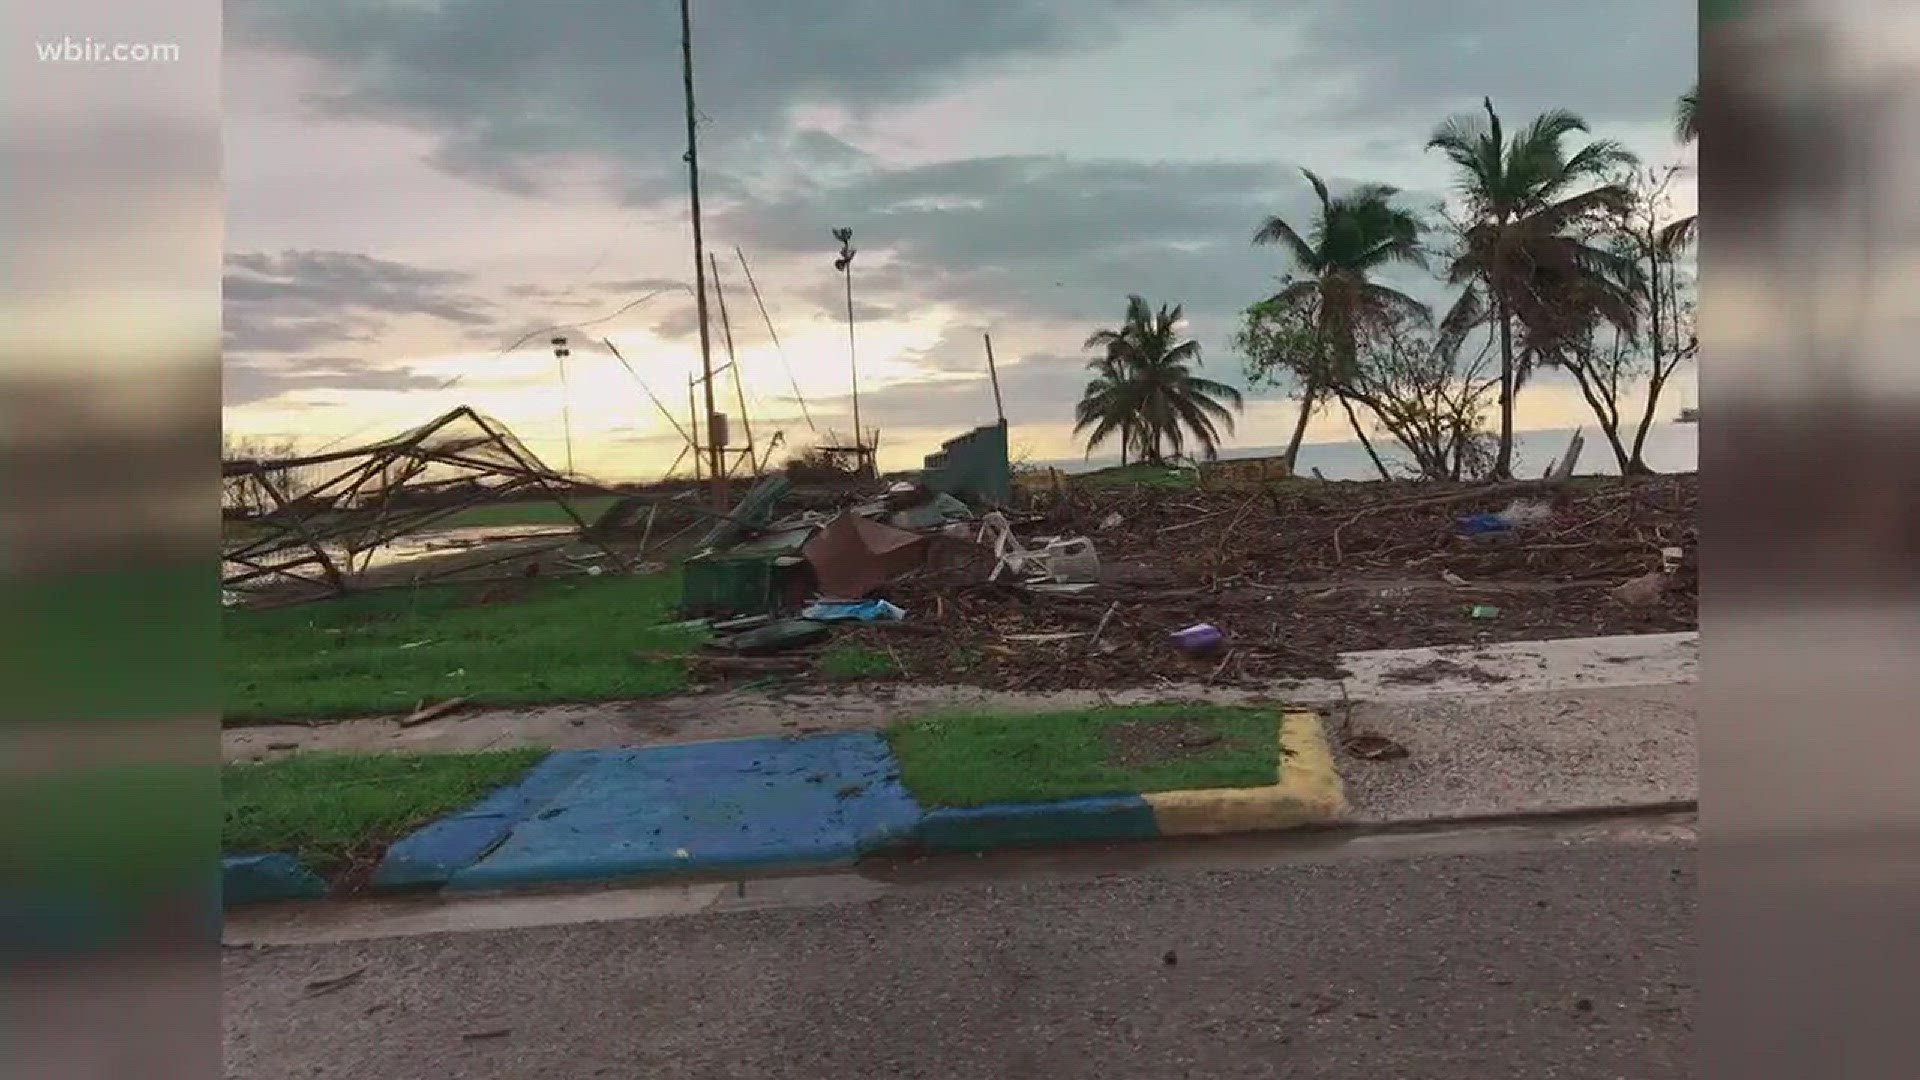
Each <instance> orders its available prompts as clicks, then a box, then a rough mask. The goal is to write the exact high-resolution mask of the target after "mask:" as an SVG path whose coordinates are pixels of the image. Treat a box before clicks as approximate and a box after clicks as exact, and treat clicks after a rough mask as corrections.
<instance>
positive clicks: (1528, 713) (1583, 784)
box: [1333, 684, 1699, 825]
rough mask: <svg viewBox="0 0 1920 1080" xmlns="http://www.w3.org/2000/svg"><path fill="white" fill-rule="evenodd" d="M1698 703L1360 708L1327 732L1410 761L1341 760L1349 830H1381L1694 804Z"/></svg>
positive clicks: (1607, 692)
mask: <svg viewBox="0 0 1920 1080" xmlns="http://www.w3.org/2000/svg"><path fill="white" fill-rule="evenodd" d="M1696 692H1697V688H1696V687H1695V686H1693V685H1692V684H1681V685H1668V686H1645V687H1615V688H1607V689H1598V690H1576V691H1546V692H1533V693H1511V692H1508V693H1502V692H1493V693H1475V694H1445V695H1432V696H1428V697H1422V698H1414V699H1402V700H1395V701H1363V702H1357V703H1355V704H1354V705H1353V706H1352V708H1351V709H1350V710H1344V712H1345V715H1344V716H1342V717H1340V719H1339V721H1337V722H1336V723H1335V724H1334V725H1333V728H1334V731H1335V732H1336V733H1337V735H1345V734H1374V735H1384V736H1386V737H1387V738H1389V739H1392V740H1394V741H1395V742H1397V743H1399V744H1400V745H1401V746H1403V747H1405V748H1406V750H1407V756H1406V757H1404V758H1398V759H1391V760H1382V761H1367V760H1362V759H1360V758H1357V757H1355V756H1354V755H1352V754H1350V753H1346V752H1344V751H1341V752H1340V754H1339V757H1338V759H1337V760H1338V764H1339V768H1340V774H1341V776H1342V778H1343V779H1344V780H1345V781H1346V788H1347V801H1348V803H1349V804H1350V805H1351V806H1352V814H1351V815H1350V817H1349V820H1350V821H1352V822H1354V823H1357V824H1373V825H1378V824H1389V823H1406V822H1421V821H1437V820H1446V819H1453V818H1472V817H1482V816H1496V815H1512V814H1541V813H1563V812H1567V811H1575V810H1589V809H1602V808H1613V807H1634V806H1649V805H1653V804H1658V803H1670V802H1684V801H1690V800H1693V799H1695V798H1697V794H1698V791H1699V760H1698V753H1697V748H1696V746H1695V742H1694V716H1695V711H1696V701H1695V696H1696ZM1335 741H1336V743H1338V742H1340V741H1342V740H1341V739H1340V738H1338V737H1336V740H1335Z"/></svg>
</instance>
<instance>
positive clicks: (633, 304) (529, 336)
mask: <svg viewBox="0 0 1920 1080" xmlns="http://www.w3.org/2000/svg"><path fill="white" fill-rule="evenodd" d="M686 288H687V286H686V285H684V284H682V283H678V282H676V283H674V284H672V285H667V286H663V287H661V288H658V289H655V290H653V291H652V292H650V293H646V294H643V295H642V296H640V297H638V298H637V299H634V300H631V301H628V302H627V303H625V304H622V305H621V306H620V308H619V309H618V310H616V311H614V312H612V313H611V314H608V315H602V316H600V317H599V318H597V319H589V320H587V321H586V322H581V323H561V324H560V325H558V326H543V327H541V328H540V329H538V330H529V331H527V332H526V333H525V334H522V335H521V336H520V337H519V338H517V339H515V340H514V341H513V343H512V344H509V345H508V346H506V347H505V348H503V349H501V350H500V351H499V352H496V353H494V354H493V355H492V356H491V357H488V359H489V360H498V359H500V358H501V357H503V356H506V355H508V354H509V353H511V352H513V351H514V350H515V349H518V348H519V347H520V346H522V345H525V344H526V343H527V342H529V341H531V340H533V339H534V338H536V337H539V336H540V335H541V334H551V333H553V332H554V331H556V330H579V329H581V328H583V327H588V326H597V325H599V324H600V323H603V322H608V321H610V320H613V319H617V318H619V317H620V316H622V315H625V314H626V313H627V312H629V311H632V310H633V309H634V308H637V307H639V306H640V305H641V304H644V303H646V302H647V301H649V300H651V299H653V298H654V297H656V296H660V295H661V294H663V293H669V292H672V291H674V290H675V289H686ZM688 291H691V290H688ZM468 374H471V373H470V372H462V373H461V374H458V375H455V376H454V377H453V378H451V379H448V380H447V381H446V382H444V383H441V384H440V385H439V386H436V387H434V388H433V389H432V390H431V391H429V393H435V394H437V393H440V392H442V391H444V390H451V389H452V388H453V387H454V385H455V384H456V383H458V382H459V381H460V380H462V379H464V378H466V377H467V375H468ZM380 423H381V421H378V420H376V421H373V422H372V423H369V424H366V425H364V426H362V427H359V428H356V429H354V430H353V431H350V432H348V433H347V434H345V435H341V436H339V437H337V438H335V439H333V440H332V441H330V442H328V443H326V444H325V445H323V446H321V447H320V448H319V449H318V450H315V451H314V453H316V454H318V453H325V452H326V451H328V450H331V449H333V448H334V447H335V446H338V445H340V444H341V443H343V442H346V441H347V440H348V439H357V438H359V437H360V436H362V435H365V434H366V433H367V432H369V431H371V430H373V429H374V428H375V427H377V426H379V424H380Z"/></svg>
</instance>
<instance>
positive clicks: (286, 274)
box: [223, 251, 493, 326]
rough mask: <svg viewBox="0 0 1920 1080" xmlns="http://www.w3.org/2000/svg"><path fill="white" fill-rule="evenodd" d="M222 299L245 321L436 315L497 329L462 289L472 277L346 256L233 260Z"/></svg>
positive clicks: (289, 254)
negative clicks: (259, 315) (258, 315)
mask: <svg viewBox="0 0 1920 1080" xmlns="http://www.w3.org/2000/svg"><path fill="white" fill-rule="evenodd" d="M226 264H227V274H226V277H225V280H224V282H223V285H224V288H223V296H224V299H225V300H226V302H227V304H228V305H229V306H230V307H232V308H237V309H238V311H239V313H240V314H241V315H242V316H243V317H250V316H251V315H253V314H254V313H255V312H259V311H265V312H267V313H268V315H269V317H274V316H279V317H285V316H288V315H293V314H314V313H321V314H324V313H333V312H340V311H356V312H378V313H381V314H386V315H430V316H432V317H434V318H436V319H443V320H445V321H447V322H452V323H460V324H462V325H465V326H480V325H486V324H489V323H492V322H493V316H492V315H490V314H487V313H485V312H482V311H480V310H478V308H477V304H478V302H477V301H475V300H473V299H471V298H469V297H466V296H463V295H461V294H460V293H459V292H458V291H456V290H457V288H458V287H459V286H461V285H464V284H465V283H466V282H467V281H468V280H469V278H468V275H466V274H460V273H455V272H453V271H448V270H426V269H422V268H420V267H416V266H408V265H406V264H405V263H397V262H390V261H388V260H386V259H376V258H374V257H372V256H370V255H361V254H357V253H354V252H347V251H283V252H281V253H279V254H278V255H269V254H265V253H261V252H249V253H240V254H231V255H228V256H227V258H226Z"/></svg>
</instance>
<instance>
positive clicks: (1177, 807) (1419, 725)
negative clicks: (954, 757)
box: [230, 635, 1698, 890]
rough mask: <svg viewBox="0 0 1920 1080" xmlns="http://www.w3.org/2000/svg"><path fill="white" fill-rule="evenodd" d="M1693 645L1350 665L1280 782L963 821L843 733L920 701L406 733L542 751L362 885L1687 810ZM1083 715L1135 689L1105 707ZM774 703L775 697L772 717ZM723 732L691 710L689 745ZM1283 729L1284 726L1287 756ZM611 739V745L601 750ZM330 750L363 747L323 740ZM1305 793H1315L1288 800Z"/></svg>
mask: <svg viewBox="0 0 1920 1080" xmlns="http://www.w3.org/2000/svg"><path fill="white" fill-rule="evenodd" d="M1696 641H1697V639H1695V638H1694V636H1693V635H1658V636H1655V637H1646V638H1604V639H1584V640H1581V641H1571V642H1567V641H1562V642H1533V643H1519V644H1509V645H1501V646H1493V647H1488V648H1484V649H1414V650H1394V651H1393V652H1390V653H1371V654H1354V655H1352V656H1350V657H1348V658H1347V667H1348V670H1349V672H1350V673H1351V674H1350V677H1349V678H1348V679H1347V680H1345V681H1344V682H1343V683H1342V684H1338V685H1336V686H1334V687H1333V688H1332V689H1331V690H1326V689H1324V688H1323V690H1322V691H1321V695H1320V697H1319V698H1318V700H1317V701H1314V702H1313V703H1314V704H1316V705H1318V706H1319V708H1318V710H1317V711H1318V712H1319V713H1320V714H1321V715H1322V716H1323V717H1324V718H1325V719H1324V721H1323V720H1322V719H1320V718H1319V717H1316V716H1315V715H1314V711H1302V702H1301V700H1300V698H1301V696H1302V695H1300V693H1299V692H1298V691H1295V692H1293V693H1289V694H1288V695H1287V705H1286V706H1284V707H1277V708H1284V709H1285V710H1287V713H1286V715H1287V719H1286V720H1285V721H1284V722H1283V723H1282V725H1281V732H1280V734H1281V738H1282V743H1283V751H1284V755H1285V761H1286V762H1287V764H1286V765H1284V766H1283V767H1282V769H1281V771H1280V777H1279V779H1280V783H1279V784H1278V785H1276V786H1272V787H1269V788H1245V789H1214V790H1207V791H1199V792H1171V793H1166V792H1162V793H1139V794H1130V795H1129V794H1119V795H1113V796H1103V797H1100V798H1092V799H1080V800H1066V801H1063V802H1058V803H1040V804H1020V805H1009V806H994V807H982V808H978V809H975V810H962V811H955V810H939V811H923V810H922V809H921V808H920V807H919V806H918V805H917V804H916V803H915V802H914V800H913V799H912V797H911V796H910V795H909V794H908V793H907V792H906V791H905V789H904V788H903V787H902V786H901V784H900V782H899V767H898V765H897V763H895V762H894V760H893V758H892V756H891V753H890V751H889V750H888V748H887V746H886V745H885V742H884V740H883V739H882V738H881V737H880V736H879V735H877V734H875V733H874V732H872V731H870V730H859V729H860V728H871V727H874V726H878V725H879V724H881V723H884V722H886V721H887V720H890V719H892V718H893V716H895V715H899V714H901V713H905V712H909V711H914V712H917V711H920V709H922V708H926V707H929V706H927V705H922V706H920V708H913V709H909V708H903V707H901V706H899V705H896V706H895V707H894V708H892V709H877V708H871V706H868V707H864V708H850V709H848V710H847V711H844V712H842V713H840V714H838V715H839V716H841V717H842V718H843V719H848V720H851V719H854V718H858V719H860V720H861V721H863V722H862V723H858V724H854V723H849V724H847V725H846V726H847V727H848V728H852V729H853V730H841V731H835V732H827V733H819V732H805V733H802V732H796V731H794V730H792V729H791V728H790V727H788V724H789V723H790V722H791V721H782V722H781V726H780V727H779V728H777V729H776V730H775V733H774V734H772V735H771V736H769V735H761V736H759V737H756V738H748V739H720V740H713V739H708V740H701V741H692V742H689V741H685V740H684V739H681V738H675V737H660V738H656V739H654V740H651V745H649V744H648V742H647V741H644V740H643V741H641V742H640V744H639V745H635V743H634V736H633V732H632V731H631V730H630V729H628V730H624V731H623V730H622V729H621V727H620V726H618V725H607V724H603V725H601V726H599V727H590V726H589V724H588V723H587V722H586V721H585V720H584V719H581V720H580V722H578V723H574V722H571V721H568V722H566V723H564V724H562V725H561V726H560V727H558V728H554V727H552V726H551V723H550V721H548V722H544V723H543V722H532V721H529V720H528V716H527V714H498V713H496V714H490V715H487V716H483V717H477V718H469V719H467V720H465V721H461V720H450V721H448V722H446V723H445V724H444V726H442V727H440V728H439V729H438V730H437V731H436V732H434V733H433V734H432V737H431V738H429V739H426V740H419V741H423V742H427V743H428V744H429V745H428V746H419V745H416V746H414V747H411V748H413V749H439V750H452V749H474V748H479V747H480V746H495V745H516V744H517V745H527V744H532V745H542V744H544V745H548V746H554V747H556V749H558V750H559V751H560V752H559V753H556V754H555V755H553V756H552V757H550V758H548V759H547V760H546V761H545V762H544V763H542V764H541V765H540V766H539V767H537V768H536V770H535V771H534V773H532V774H530V775H529V777H528V778H527V779H526V780H524V781H522V782H521V783H520V784H518V785H510V786H509V788H506V789H502V790H501V791H499V792H496V793H494V795H492V796H489V797H488V798H487V799H484V800H482V801H481V802H479V803H477V804H475V806H473V807H471V808H469V809H468V810H467V811H465V812H463V813H460V814H455V815H453V816H452V817H449V818H447V819H443V820H442V821H440V822H437V823H435V824H433V825H430V826H428V827H426V828H425V829H422V830H420V831H419V832H417V833H415V834H413V835H412V836H410V837H408V838H406V839H404V840H401V841H400V842H398V843H396V844H395V845H394V846H393V847H392V848H391V849H389V851H388V853H387V857H386V860H385V861H384V862H383V864H382V865H381V867H380V869H379V871H378V872H377V873H376V875H375V878H374V881H375V884H376V885H381V886H388V887H414V888H422V887H424V888H441V887H448V888H454V889H478V890H489V889H500V888H509V887H525V886H536V885H552V884H558V883H563V882H568V881H574V882H578V881H588V880H596V881H607V880H616V879H621V878H626V877H635V876H642V875H657V874H680V875H684V874H687V873H706V874H711V873H714V872H716V871H719V872H733V871H736V870H743V869H746V868H775V867H788V866H819V865H834V864H839V863H845V862H851V861H852V860H853V859H855V858H858V857H860V856H862V855H865V854H870V853H873V852H876V851H881V850H886V849H889V848H892V847H895V846H897V845H898V844H900V843H902V842H908V841H910V842H911V844H912V845H914V846H918V847H921V848H924V849H926V850H962V849H964V850H982V849H986V848H992V847H999V846H1007V845H1020V844H1031V843H1036V842H1045V841H1053V840H1069V839H1072V840H1087V839H1121V838H1134V837H1148V836H1166V835H1183V834H1193V833H1224V832H1242V831H1263V830H1269V829H1275V828H1283V827H1293V826H1298V825H1317V824H1335V823H1343V822H1344V823H1348V824H1359V825H1376V826H1377V825H1387V824H1398V823H1422V822H1435V821H1445V820H1455V819H1463V818H1478V817H1496V816H1497V817H1505V816H1520V815H1535V814H1550V813H1566V812H1573V811H1592V810H1598V809H1609V808H1629V807H1646V806H1653V805H1659V804H1672V803H1677V802H1685V801H1690V800H1693V799H1695V798H1696V792H1697V786H1698V763H1697V753H1696V748H1695V737H1694V726H1695V725H1694V718H1695V712H1696V708H1695V688H1694V685H1693V682H1692V678H1693V668H1694V663H1695V658H1694V652H1695V650H1696V648H1697V644H1696ZM903 689H904V688H903ZM982 696H983V697H984V695H982ZM1197 696H1198V695H1190V694H1182V693H1180V692H1179V691H1178V690H1177V689H1176V690H1174V691H1169V692H1167V693H1164V694H1162V695H1158V697H1159V700H1163V701H1164V700H1191V699H1193V698H1194V697H1197ZM999 697H1000V698H1001V699H1003V700H999V701H993V702H991V704H992V705H993V706H994V707H997V708H1001V709H1008V708H1026V709H1034V710H1038V709H1046V708H1061V707H1063V706H1066V705H1071V704H1075V702H1071V701H1067V702H1063V701H1061V700H1060V698H1061V695H1028V696H1026V697H1025V698H1023V699H1022V700H1021V701H1020V702H1019V703H1018V704H1016V703H1014V702H1011V701H1007V700H1004V699H1005V698H1007V697H1011V695H999ZM1212 698H1213V700H1234V698H1231V697H1225V696H1223V695H1212ZM1094 700H1096V701H1106V702H1108V703H1112V704H1129V703H1132V701H1133V700H1139V698H1135V697H1133V696H1131V695H1122V694H1118V693H1116V694H1112V695H1109V696H1105V697H1100V696H1096V697H1095V698H1094ZM1147 700H1152V699H1151V698H1148V699H1147ZM1238 700H1241V701H1247V700H1252V695H1244V694H1243V695H1242V696H1241V697H1239V699H1238ZM1268 700H1271V699H1268ZM987 703H988V702H985V701H982V702H980V704H987ZM954 704H956V702H953V701H949V702H948V703H947V707H952V706H953V705H954ZM1078 704H1082V705H1084V704H1087V702H1085V701H1082V702H1078ZM626 707H627V708H631V707H632V706H626ZM670 707H680V706H670ZM933 707H938V706H933ZM602 708H603V709H605V708H607V707H602ZM616 708H618V707H616ZM793 708H794V706H793V705H792V704H789V705H788V709H789V712H788V715H789V717H791V716H792V715H793V713H792V711H791V710H792V709H793ZM805 715H806V716H807V718H808V719H810V720H811V719H815V715H814V714H805ZM506 716H517V717H518V718H519V720H520V724H519V725H517V726H515V725H512V724H510V723H509V722H507V721H506V720H505V719H504V717H506ZM735 722H736V723H737V722H738V720H737V718H736V720H735ZM724 723H726V721H725V720H714V719H712V716H711V714H709V721H708V730H712V728H713V726H714V725H716V724H724ZM428 726H429V725H422V726H421V729H413V730H404V729H397V728H393V729H391V730H388V731H386V732H384V733H382V732H380V730H379V729H377V728H371V729H362V730H361V732H360V734H359V735H358V736H357V738H360V739H375V740H377V741H376V742H375V743H374V744H373V745H375V746H379V747H380V748H381V749H387V750H395V749H401V747H399V746H396V745H394V743H395V742H416V740H415V738H414V736H415V734H416V733H417V732H418V731H420V730H422V729H425V728H427V727H428ZM341 727H344V725H335V726H333V727H331V728H319V729H304V730H307V731H309V733H311V734H312V735H314V736H315V737H316V738H315V740H313V741H309V742H307V743H305V744H304V746H305V747H306V748H320V747H322V746H328V744H327V743H325V742H321V741H319V740H321V739H324V738H327V737H332V738H334V739H339V738H341V735H342V733H341V732H340V731H338V730H337V729H339V728H341ZM1289 732H1298V739H1299V740H1300V741H1299V745H1298V746H1296V745H1295V743H1294V742H1292V741H1289V738H1290V736H1289V734H1288V733H1289ZM556 733H557V734H558V735H559V736H560V737H559V738H554V737H553V735H555V734H556ZM569 733H572V734H571V736H569ZM230 734H234V733H230ZM1309 736H1310V737H1309ZM1360 736H1381V737H1384V738H1385V739H1386V740H1390V742H1391V743H1393V744H1397V745H1398V747H1399V748H1400V749H1401V750H1402V751H1403V752H1402V753H1400V754H1398V755H1397V756H1387V757H1371V758H1370V757H1367V756H1364V755H1361V754H1357V753H1355V752H1354V749H1355V747H1356V746H1357V744H1354V743H1353V742H1352V740H1354V739H1356V738H1357V737H1360ZM612 738H621V739H623V740H624V741H621V742H613V743H609V742H608V741H606V740H609V739H612ZM582 741H586V742H587V745H586V746H581V745H580V743H581V742H582ZM330 748H338V749H362V750H364V749H370V748H372V747H371V746H367V745H355V744H353V743H351V742H348V743H339V742H336V743H334V744H332V746H331V747H330ZM1302 748H1305V749H1302ZM1309 751H1310V752H1309ZM1290 778H1292V779H1290ZM1308 779H1311V780H1312V784H1310V785H1309V787H1311V788H1312V790H1311V791H1307V790H1305V789H1301V790H1293V789H1292V788H1289V787H1288V786H1287V785H1288V784H1289V783H1294V784H1295V786H1298V783H1299V782H1304V781H1305V780H1308Z"/></svg>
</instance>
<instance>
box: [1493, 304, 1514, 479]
mask: <svg viewBox="0 0 1920 1080" xmlns="http://www.w3.org/2000/svg"><path fill="white" fill-rule="evenodd" d="M1493 298H1494V299H1493V302H1494V305H1495V307H1496V308H1497V314H1498V317H1499V319H1500V452H1499V454H1498V455H1496V456H1495V457H1494V459H1493V475H1492V477H1491V479H1494V480H1511V479H1513V314H1512V312H1510V311H1509V310H1508V309H1507V298H1506V295H1505V294H1504V293H1502V292H1501V291H1500V289H1499V287H1498V286H1497V285H1496V286H1495V287H1494V290H1493Z"/></svg>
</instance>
